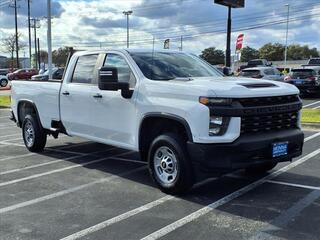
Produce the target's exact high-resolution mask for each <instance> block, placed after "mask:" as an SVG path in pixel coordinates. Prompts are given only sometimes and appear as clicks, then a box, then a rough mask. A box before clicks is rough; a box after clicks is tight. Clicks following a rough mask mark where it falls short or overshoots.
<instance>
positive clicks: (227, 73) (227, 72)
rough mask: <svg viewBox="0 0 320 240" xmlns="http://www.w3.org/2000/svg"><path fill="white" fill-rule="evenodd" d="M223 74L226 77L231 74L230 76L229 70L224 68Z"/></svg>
mask: <svg viewBox="0 0 320 240" xmlns="http://www.w3.org/2000/svg"><path fill="white" fill-rule="evenodd" d="M223 74H224V75H226V76H230V75H231V74H230V70H229V68H227V67H224V68H223Z"/></svg>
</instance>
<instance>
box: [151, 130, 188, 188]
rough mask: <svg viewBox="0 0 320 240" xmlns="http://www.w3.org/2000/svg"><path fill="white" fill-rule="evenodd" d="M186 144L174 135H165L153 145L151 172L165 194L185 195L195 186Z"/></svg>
mask: <svg viewBox="0 0 320 240" xmlns="http://www.w3.org/2000/svg"><path fill="white" fill-rule="evenodd" d="M185 144H186V143H185V142H184V141H183V140H182V139H181V138H180V137H179V136H178V135H177V134H174V133H167V134H163V135H161V136H159V137H157V138H156V139H155V140H154V141H153V142H152V144H151V147H150V150H149V154H148V162H149V171H150V174H151V176H152V178H153V180H154V181H155V183H156V184H157V186H158V187H159V188H160V189H161V191H163V192H165V193H169V194H179V193H184V192H186V191H187V190H189V189H190V188H191V187H192V185H193V182H194V180H193V172H192V167H191V164H190V161H189V158H188V154H187V151H186V147H185Z"/></svg>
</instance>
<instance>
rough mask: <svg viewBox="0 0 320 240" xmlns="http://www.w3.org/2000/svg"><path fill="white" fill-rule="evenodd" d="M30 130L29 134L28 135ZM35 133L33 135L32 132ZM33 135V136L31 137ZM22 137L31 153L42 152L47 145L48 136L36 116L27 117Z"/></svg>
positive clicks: (23, 124)
mask: <svg viewBox="0 0 320 240" xmlns="http://www.w3.org/2000/svg"><path fill="white" fill-rule="evenodd" d="M28 130H29V133H28ZM31 130H32V131H33V133H31V132H30V131H31ZM31 135H33V136H32V137H31ZM22 136H23V141H24V144H25V146H26V148H27V149H28V150H29V151H30V152H42V151H43V149H44V147H45V146H46V143H47V134H46V132H45V130H44V129H43V128H42V126H41V124H40V122H39V120H38V118H37V117H35V116H34V115H26V116H25V118H24V120H23V123H22Z"/></svg>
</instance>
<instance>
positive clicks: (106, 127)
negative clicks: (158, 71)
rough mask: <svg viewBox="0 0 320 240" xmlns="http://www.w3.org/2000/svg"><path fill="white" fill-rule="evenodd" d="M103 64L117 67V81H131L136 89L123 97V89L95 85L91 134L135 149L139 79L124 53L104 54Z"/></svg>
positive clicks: (131, 86) (105, 140)
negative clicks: (112, 89)
mask: <svg viewBox="0 0 320 240" xmlns="http://www.w3.org/2000/svg"><path fill="white" fill-rule="evenodd" d="M102 65H103V66H108V67H114V68H117V70H118V81H119V82H129V84H130V89H132V90H134V92H133V96H132V97H131V98H130V99H125V98H123V97H122V96H121V90H118V91H108V90H100V89H99V88H98V85H95V86H94V94H95V96H97V97H96V98H94V99H93V101H94V108H93V110H92V111H93V112H94V113H93V114H92V115H91V117H92V119H93V121H94V124H93V125H94V127H93V128H94V130H93V131H92V133H93V134H94V136H95V137H96V138H98V139H100V140H101V141H103V142H105V143H108V144H114V145H117V146H120V147H124V148H128V149H135V145H136V142H137V139H136V138H137V137H136V126H137V113H136V105H135V99H136V96H137V82H136V79H137V78H136V77H135V73H134V71H133V70H132V69H133V68H132V66H130V63H129V62H128V61H127V60H126V58H125V56H124V55H123V54H122V53H118V52H109V53H108V54H107V55H104V60H103V64H102Z"/></svg>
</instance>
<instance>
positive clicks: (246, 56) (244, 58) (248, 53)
mask: <svg viewBox="0 0 320 240" xmlns="http://www.w3.org/2000/svg"><path fill="white" fill-rule="evenodd" d="M257 58H259V51H258V50H257V49H255V48H251V47H249V46H248V47H245V48H243V49H242V50H241V62H249V61H250V60H252V59H257Z"/></svg>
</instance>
